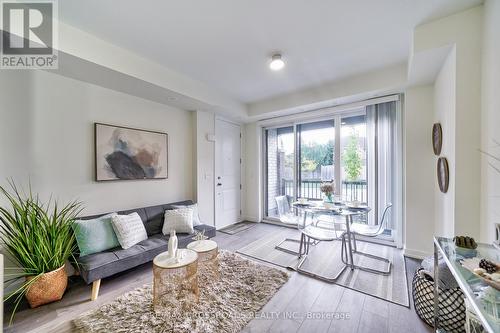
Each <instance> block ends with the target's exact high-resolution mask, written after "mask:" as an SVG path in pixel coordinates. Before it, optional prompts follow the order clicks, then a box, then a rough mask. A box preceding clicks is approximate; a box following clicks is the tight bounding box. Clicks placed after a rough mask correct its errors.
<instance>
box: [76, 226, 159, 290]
mask: <svg viewBox="0 0 500 333" xmlns="http://www.w3.org/2000/svg"><path fill="white" fill-rule="evenodd" d="M164 251H167V241H166V239H165V238H163V237H161V235H156V236H153V237H151V238H148V239H146V240H144V241H142V242H140V243H138V244H136V245H134V246H132V247H130V248H128V249H122V248H120V247H117V248H114V249H111V250H109V251H106V252H100V253H95V254H91V255H88V256H85V257H81V258H79V259H78V262H79V265H80V274H81V276H82V278H83V279H84V280H85V282H86V283H91V282H93V281H95V280H99V279H101V278H104V277H108V276H111V275H113V274H116V273H119V272H122V271H125V270H127V269H130V268H133V267H136V266H138V265H142V264H144V263H147V262H150V261H152V260H153V259H154V257H156V256H157V255H158V254H160V253H162V252H164Z"/></svg>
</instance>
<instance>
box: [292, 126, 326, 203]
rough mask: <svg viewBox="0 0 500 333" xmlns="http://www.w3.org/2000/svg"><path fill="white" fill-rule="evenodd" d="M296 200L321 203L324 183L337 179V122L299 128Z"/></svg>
mask: <svg viewBox="0 0 500 333" xmlns="http://www.w3.org/2000/svg"><path fill="white" fill-rule="evenodd" d="M296 128H297V129H296V131H297V143H298V168H297V169H298V170H299V172H298V173H297V176H298V177H297V187H298V189H297V197H299V198H307V199H309V200H320V199H322V198H323V197H322V194H321V191H320V186H321V183H322V182H326V181H328V182H331V181H333V179H334V178H335V173H334V163H333V161H334V150H335V122H334V120H325V121H318V122H313V123H306V124H298V125H297V126H296Z"/></svg>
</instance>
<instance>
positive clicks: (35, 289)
mask: <svg viewBox="0 0 500 333" xmlns="http://www.w3.org/2000/svg"><path fill="white" fill-rule="evenodd" d="M33 278H34V276H28V277H27V278H26V280H27V281H29V280H32V279H33ZM67 285H68V275H67V274H66V271H65V269H64V265H63V266H62V267H60V268H58V269H56V270H54V271H52V272H48V273H44V274H42V275H41V276H39V277H38V278H37V279H36V281H35V282H33V283H32V284H31V285H30V286H29V288H28V290H27V292H26V298H27V299H28V303H29V304H30V307H32V308H36V307H39V306H40V305H43V304H47V303H51V302H55V301H59V300H60V299H61V298H62V297H63V295H64V292H65V291H66V287H67Z"/></svg>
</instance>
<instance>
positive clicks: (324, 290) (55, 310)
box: [4, 224, 432, 333]
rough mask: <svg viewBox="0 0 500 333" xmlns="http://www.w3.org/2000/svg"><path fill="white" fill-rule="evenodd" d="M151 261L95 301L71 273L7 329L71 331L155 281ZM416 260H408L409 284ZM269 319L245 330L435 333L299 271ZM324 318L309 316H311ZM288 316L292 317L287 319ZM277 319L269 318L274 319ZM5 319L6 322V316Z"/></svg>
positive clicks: (114, 280)
mask: <svg viewBox="0 0 500 333" xmlns="http://www.w3.org/2000/svg"><path fill="white" fill-rule="evenodd" d="M276 228H280V227H278V226H273V225H268V224H259V225H257V226H255V227H253V228H251V229H249V230H246V231H243V232H241V233H238V234H236V235H227V234H224V233H217V236H216V237H215V238H214V240H215V241H217V242H218V243H219V246H220V248H222V249H227V250H231V251H236V250H238V249H239V248H241V247H243V246H245V245H247V244H249V243H250V242H253V241H254V240H257V239H259V238H261V237H263V236H265V235H267V234H269V233H272V232H274V231H275V230H276ZM151 265H152V264H151V263H148V264H145V265H142V266H140V267H137V268H136V269H133V270H130V271H128V272H125V273H122V274H119V275H116V276H113V277H111V278H107V279H103V280H102V283H101V290H100V294H99V298H98V299H97V300H96V301H94V302H91V301H90V299H89V297H90V286H87V285H85V284H84V283H83V282H82V281H81V280H80V279H79V278H78V277H72V278H71V281H70V284H71V287H70V288H69V289H68V291H67V292H66V294H65V295H64V298H63V299H62V300H61V301H59V302H56V303H52V304H48V305H45V306H42V307H40V308H37V309H28V308H27V306H26V304H24V305H23V309H22V310H21V311H19V312H18V314H17V316H16V318H15V321H14V323H13V325H12V326H10V327H7V326H4V329H5V331H6V332H23V333H24V332H26V333H27V332H37V333H41V332H70V331H71V330H72V322H71V321H72V319H73V318H75V317H77V316H79V315H80V314H82V313H84V312H86V311H88V310H90V309H93V308H96V307H98V306H100V305H101V304H104V303H107V302H110V301H112V300H113V299H115V298H116V297H118V296H119V295H121V294H123V293H125V292H127V291H129V290H132V289H134V288H136V287H140V286H142V285H144V284H148V283H151V282H152V271H151ZM417 265H418V262H416V261H414V260H408V261H407V271H408V272H407V273H408V274H407V275H408V278H409V281H408V282H409V283H410V284H409V285H411V276H412V273H413V271H414V270H415V268H416V266H417ZM262 311H264V312H265V313H266V314H267V317H268V318H269V319H266V318H259V319H253V320H252V321H251V322H250V323H249V324H248V325H247V327H245V329H244V330H243V332H247V333H248V332H287V333H292V332H307V333H309V332H342V333H344V332H363V333H364V332H371V333H377V332H384V333H385V332H407V333H419V332H431V331H432V329H431V328H430V327H428V326H427V325H425V324H424V323H423V322H422V321H421V320H420V319H419V318H418V317H417V315H416V313H415V311H414V310H413V307H412V308H411V309H408V308H405V307H402V306H399V305H396V304H393V303H390V302H386V301H383V300H380V299H378V298H375V297H371V296H367V295H365V294H362V293H359V292H356V291H354V290H351V289H346V288H343V287H340V286H337V285H332V284H328V283H324V282H321V281H318V280H315V279H312V278H309V277H306V276H304V275H300V274H298V273H296V272H292V273H291V277H290V280H289V281H288V282H287V283H286V284H285V285H284V286H283V287H282V288H281V289H280V290H279V291H278V292H277V293H276V294H275V295H274V297H273V298H272V299H271V300H270V301H269V303H267V304H266V305H265V306H264V308H263V310H262ZM333 312H341V313H346V314H348V315H349V319H343V320H339V319H332V318H331V317H328V314H331V313H333ZM322 313H323V314H324V315H323V317H324V318H319V319H318V318H316V319H312V318H310V317H309V318H308V314H315V315H322ZM286 315H288V316H289V318H288V319H287V318H285V316H286ZM276 316H277V317H278V319H271V318H274V317H276ZM4 317H7V318H6V319H5V320H8V314H7V313H6V314H5V316H4Z"/></svg>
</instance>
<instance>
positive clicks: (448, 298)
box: [412, 268, 465, 333]
mask: <svg viewBox="0 0 500 333" xmlns="http://www.w3.org/2000/svg"><path fill="white" fill-rule="evenodd" d="M422 270H423V268H419V269H418V270H417V271H416V272H415V275H414V276H413V283H412V287H413V288H412V289H413V290H412V294H413V303H414V305H415V311H416V312H417V314H418V316H419V317H420V318H421V319H422V320H423V321H425V322H426V323H427V324H428V325H431V326H433V325H434V281H432V280H428V279H427V278H425V277H423V276H422V275H421V274H420V271H422ZM438 315H439V328H441V329H444V330H445V331H446V332H450V333H462V332H465V302H464V295H463V293H462V290H461V289H460V288H454V289H440V290H439V309H438Z"/></svg>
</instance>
